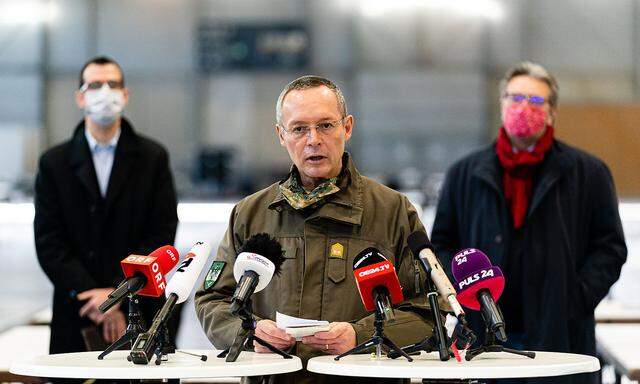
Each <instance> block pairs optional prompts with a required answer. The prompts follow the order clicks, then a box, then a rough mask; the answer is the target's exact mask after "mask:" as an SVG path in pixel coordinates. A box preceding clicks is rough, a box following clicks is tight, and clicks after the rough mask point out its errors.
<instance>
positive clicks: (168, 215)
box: [136, 150, 178, 255]
mask: <svg viewBox="0 0 640 384" xmlns="http://www.w3.org/2000/svg"><path fill="white" fill-rule="evenodd" d="M156 161H157V162H158V165H157V168H156V174H155V175H154V178H153V186H152V188H151V191H152V192H153V194H152V196H151V199H153V200H152V203H151V206H150V212H149V216H148V218H147V220H146V225H145V232H144V233H143V236H142V237H141V240H140V243H139V245H138V249H137V250H136V251H137V252H138V253H139V254H141V255H147V254H149V253H151V252H153V251H154V250H155V249H156V248H158V247H161V246H163V245H168V244H173V243H174V241H175V237H176V228H177V227H178V212H177V207H178V203H177V199H176V190H175V187H174V184H173V176H172V175H171V168H170V166H169V155H168V154H167V152H166V151H165V150H162V152H161V155H160V156H159V159H158V160H156Z"/></svg>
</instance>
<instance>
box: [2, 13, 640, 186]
mask: <svg viewBox="0 0 640 384" xmlns="http://www.w3.org/2000/svg"><path fill="white" fill-rule="evenodd" d="M229 36H231V37H229ZM252 43H255V45H251V44H252ZM265 52H266V53H265ZM269 52H272V53H273V52H276V53H275V55H271V56H269ZM98 54H106V55H109V56H112V57H114V58H115V59H116V60H118V61H119V62H120V63H121V65H122V67H123V69H124V72H125V75H126V81H127V85H128V87H129V88H130V90H131V92H132V97H131V101H130V104H129V106H128V108H127V109H126V111H125V114H126V116H128V117H129V118H131V120H132V121H133V122H134V125H135V127H136V128H137V129H138V130H139V131H141V132H143V133H145V134H147V135H150V136H152V137H154V138H156V139H158V140H159V141H161V142H162V143H163V144H164V145H166V146H167V147H168V149H169V151H170V153H171V156H172V166H173V168H174V171H175V174H176V179H177V185H178V188H179V191H180V195H181V197H182V198H189V197H194V198H210V197H215V196H225V195H229V194H235V195H242V194H243V193H247V192H249V191H251V190H255V189H257V188H259V187H262V186H264V185H267V184H269V183H271V182H273V181H274V180H275V178H276V177H278V176H280V175H282V174H284V173H285V172H286V171H287V169H288V165H289V160H288V157H287V155H286V153H285V152H284V150H283V149H282V148H280V146H279V144H278V142H277V139H276V137H275V135H274V131H273V124H274V115H275V113H274V104H275V100H276V98H277V96H278V93H279V91H280V90H281V89H282V87H283V86H284V85H285V84H286V83H287V82H288V81H290V80H292V79H293V78H295V77H297V76H299V75H302V74H308V73H314V74H321V75H325V76H328V77H330V78H332V79H334V80H336V81H337V82H338V83H339V84H340V85H341V86H342V87H343V88H344V91H345V93H346V97H347V102H348V105H349V108H350V111H351V112H352V113H353V114H354V115H355V116H356V128H355V129H356V130H355V131H354V136H353V138H352V141H351V143H350V151H351V152H352V153H353V154H354V156H355V159H356V161H357V165H358V166H359V168H360V169H361V170H362V171H363V172H366V173H368V174H370V175H373V176H376V177H378V178H379V179H381V180H383V181H386V182H388V183H390V184H393V185H395V186H398V187H400V188H403V189H420V188H428V186H425V183H426V184H429V183H431V182H432V181H433V180H438V175H439V174H441V172H443V171H444V170H445V169H446V167H447V166H448V165H450V164H451V163H452V162H453V161H455V160H456V159H457V158H459V157H461V156H463V155H464V154H466V153H468V152H469V151H471V150H472V149H474V148H476V147H478V146H480V145H482V144H486V143H488V142H490V141H491V140H492V139H493V137H494V134H495V132H496V130H497V127H498V117H499V116H498V113H497V110H498V104H497V100H498V87H497V86H498V80H499V79H500V77H501V76H502V74H503V72H504V71H505V70H506V68H508V67H509V66H510V65H511V64H513V63H515V62H517V61H519V60H522V59H529V60H533V61H537V62H540V63H542V64H543V65H545V66H547V67H548V68H549V69H550V70H551V71H552V73H555V74H556V75H557V77H558V80H559V82H560V105H561V108H560V119H559V123H558V129H557V131H558V135H559V137H561V138H563V139H565V140H566V141H569V142H571V143H574V144H576V145H578V146H580V147H582V148H585V149H587V150H589V151H591V152H594V153H596V154H597V155H599V156H602V157H604V158H605V160H606V161H607V162H608V163H609V165H610V166H611V167H612V169H613V172H614V176H615V178H616V183H617V184H618V186H619V191H620V193H621V195H623V196H626V197H633V196H638V195H640V182H638V181H630V179H631V178H632V176H633V174H634V172H636V170H637V169H638V165H639V163H640V154H639V151H636V150H634V148H637V146H636V144H638V141H639V140H640V138H639V135H640V133H639V130H638V129H636V122H637V121H638V119H637V117H638V115H639V113H640V112H639V107H638V99H639V96H640V63H639V61H640V3H639V2H638V1H634V0H619V1H615V2H603V1H598V0H580V1H578V0H567V1H562V2H557V1H551V0H538V1H524V0H511V1H506V0H475V1H472V0H459V1H456V2H450V1H444V0H435V1H418V0H396V1H385V0H369V1H364V0H342V1H339V0H327V1H321V2H319V1H309V0H307V1H303V0H274V1H261V0H237V1H223V0H182V1H178V0H110V1H98V0H21V1H13V0H0V89H1V90H2V92H0V164H2V166H0V180H2V182H3V183H2V187H1V188H0V198H3V199H20V198H21V197H23V196H26V197H27V198H28V196H29V194H30V191H31V188H32V187H31V186H32V183H33V177H34V173H35V171H36V166H37V165H36V162H37V157H38V155H39V154H40V153H41V152H42V151H43V150H44V149H46V148H48V147H50V146H52V145H54V144H56V143H59V142H61V141H63V140H66V139H67V138H68V137H69V136H70V135H71V132H72V130H73V127H74V126H75V124H76V123H77V122H78V121H79V119H80V118H81V113H80V112H79V111H78V110H77V108H76V106H75V104H74V101H73V93H74V91H75V89H77V87H78V71H79V69H80V67H81V66H82V64H83V63H84V62H85V61H86V60H87V59H88V58H90V57H92V56H95V55H98ZM252 55H254V56H255V55H257V56H260V55H262V56H264V57H263V58H265V57H266V59H265V61H263V62H261V63H258V64H259V65H256V64H255V63H256V60H253V61H252V57H253V56H252ZM254 59H255V57H254ZM286 60H289V61H286ZM609 144H610V145H609ZM618 144H620V146H618ZM203 151H204V152H203ZM202 155H208V156H202ZM207 161H209V162H211V161H213V162H214V164H213V171H212V172H213V173H214V176H213V179H214V182H213V186H212V184H211V183H207V182H202V180H203V179H205V180H206V179H207V177H206V175H207V172H204V173H203V171H202V169H203V167H204V168H205V169H206V167H207ZM220 163H222V168H223V169H222V171H220V170H218V171H220V172H222V176H224V178H225V179H224V180H222V178H221V176H220V175H218V176H216V169H217V168H215V167H220ZM225 170H226V171H225ZM400 170H402V171H400ZM203 174H204V175H205V176H204V177H202V176H203ZM198 175H200V176H201V177H198ZM216 177H218V178H216ZM635 179H637V178H635ZM221 180H222V183H223V185H222V186H221V185H219V183H220V182H221ZM216 183H217V184H216Z"/></svg>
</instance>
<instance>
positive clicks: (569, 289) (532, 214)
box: [432, 62, 627, 383]
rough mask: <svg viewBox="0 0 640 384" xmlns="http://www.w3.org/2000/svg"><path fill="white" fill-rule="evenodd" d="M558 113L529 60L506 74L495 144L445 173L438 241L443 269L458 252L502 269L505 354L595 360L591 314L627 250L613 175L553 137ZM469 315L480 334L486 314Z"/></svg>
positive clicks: (546, 83) (539, 70)
mask: <svg viewBox="0 0 640 384" xmlns="http://www.w3.org/2000/svg"><path fill="white" fill-rule="evenodd" d="M557 105H558V84H557V82H556V80H555V78H554V77H553V76H552V75H551V74H550V73H549V72H548V71H547V70H546V69H545V68H543V67H542V66H540V65H538V64H534V63H530V62H523V63H519V64H517V65H515V66H514V67H512V68H511V69H509V71H507V73H506V75H505V77H504V78H503V80H502V83H501V86H500V107H501V118H502V125H501V127H500V129H499V131H498V137H497V139H496V141H495V142H494V143H492V144H491V145H490V146H489V147H487V148H485V149H482V150H480V151H477V152H475V153H473V154H471V155H469V156H467V157H465V158H463V159H462V160H460V161H458V162H457V163H456V164H454V165H453V167H451V169H450V170H449V171H448V172H447V176H446V179H445V182H444V186H443V190H442V193H441V197H440V202H439V204H438V208H437V212H436V219H435V223H434V227H433V234H432V241H433V244H434V246H435V247H436V251H437V253H438V255H439V256H440V257H441V258H442V259H443V265H445V266H448V265H450V261H451V258H452V257H453V255H454V254H455V253H456V252H457V251H458V250H460V249H462V248H479V249H481V250H483V251H484V252H485V253H486V254H487V255H488V256H489V258H490V259H491V260H492V264H494V265H499V266H500V267H501V268H502V270H503V271H504V274H505V276H506V277H507V279H505V280H506V286H505V288H504V293H503V294H502V297H501V298H500V302H499V305H500V307H501V309H502V312H503V315H504V320H505V324H506V330H507V338H508V340H507V343H505V345H506V346H509V347H512V348H516V349H525V350H538V351H559V352H573V353H583V354H589V355H595V353H596V350H595V321H594V316H593V312H594V309H595V307H596V306H597V305H598V303H599V302H600V300H601V299H602V298H603V297H604V296H605V295H606V294H607V293H608V291H609V288H610V287H611V286H612V285H613V283H614V282H615V281H616V280H617V279H618V277H619V275H620V269H621V268H622V264H623V263H624V262H625V261H626V256H627V248H626V245H625V240H624V235H623V233H622V225H621V223H620V216H619V214H618V199H617V197H616V192H615V187H614V184H613V180H612V177H611V173H610V172H609V169H608V168H607V166H606V164H604V163H603V162H602V161H601V160H599V159H597V158H596V157H594V156H592V155H590V154H587V153H585V152H583V151H581V150H579V149H577V148H574V147H571V146H569V145H567V144H565V143H563V142H561V141H559V140H556V139H555V138H554V129H555V127H554V122H555V117H556V111H557ZM469 316H470V323H471V324H472V327H473V328H475V331H476V334H479V335H481V334H483V333H484V323H483V321H482V319H481V318H480V316H475V313H471V314H469ZM474 316H475V317H474ZM537 380H539V379H528V380H526V381H523V380H519V381H513V380H512V381H508V382H509V383H514V382H517V383H521V382H526V383H536V382H538V381H537ZM500 382H501V383H505V382H502V381H500ZM553 382H554V383H596V382H598V376H597V374H588V375H587V374H583V375H575V376H565V377H558V378H554V380H553Z"/></svg>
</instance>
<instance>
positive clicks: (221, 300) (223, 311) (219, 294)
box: [195, 206, 260, 349]
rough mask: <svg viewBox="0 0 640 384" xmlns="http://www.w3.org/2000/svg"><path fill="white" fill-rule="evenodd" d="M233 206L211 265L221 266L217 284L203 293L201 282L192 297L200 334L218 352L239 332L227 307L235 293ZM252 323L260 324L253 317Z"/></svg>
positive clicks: (238, 320)
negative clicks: (213, 262)
mask: <svg viewBox="0 0 640 384" xmlns="http://www.w3.org/2000/svg"><path fill="white" fill-rule="evenodd" d="M236 209H237V206H236V207H234V208H233V211H232V212H231V217H230V219H229V227H228V228H227V231H226V233H225V234H224V237H223V238H222V241H221V242H220V245H219V247H218V252H217V254H216V257H215V261H222V262H224V263H225V265H224V267H223V269H222V272H221V274H220V276H219V277H218V280H217V281H216V282H215V284H214V285H213V286H211V287H209V288H208V289H205V283H206V278H205V281H204V282H203V284H202V286H201V287H200V289H198V291H197V292H196V294H195V307H196V315H197V317H198V320H200V324H201V325H202V329H203V330H204V333H205V334H206V335H207V338H209V340H210V341H211V343H212V344H213V345H214V346H215V347H216V348H218V349H224V348H227V347H229V346H231V344H232V343H233V339H234V338H235V335H236V333H237V332H238V330H239V329H240V325H241V323H242V322H241V320H240V318H239V317H236V316H233V315H231V313H230V312H229V307H230V305H231V298H232V297H233V292H234V291H235V289H236V280H235V278H234V277H233V264H234V263H235V260H236V255H237V251H236V250H237V249H238V247H239V246H240V244H238V243H237V242H236V241H235V240H236V239H235V235H234V222H235V219H236V217H237V215H236ZM254 317H255V318H256V321H258V320H260V319H259V318H258V317H257V316H255V315H254Z"/></svg>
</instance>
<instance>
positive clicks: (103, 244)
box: [34, 119, 178, 353]
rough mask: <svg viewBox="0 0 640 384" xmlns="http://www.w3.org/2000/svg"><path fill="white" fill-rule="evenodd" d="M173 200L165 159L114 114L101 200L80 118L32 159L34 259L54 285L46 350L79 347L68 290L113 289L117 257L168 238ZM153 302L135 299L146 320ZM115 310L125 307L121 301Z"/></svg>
mask: <svg viewBox="0 0 640 384" xmlns="http://www.w3.org/2000/svg"><path fill="white" fill-rule="evenodd" d="M176 206H177V202H176V195H175V189H174V185H173V178H172V175H171V171H170V169H169V157H168V154H167V152H166V150H165V149H164V148H163V147H162V146H161V145H159V144H158V143H156V142H154V141H152V140H150V139H148V138H145V137H142V136H139V135H137V134H136V133H135V132H134V131H133V129H132V127H131V125H130V124H129V122H128V121H127V120H125V119H122V125H121V134H120V138H119V140H118V144H117V147H116V151H115V156H114V162H113V167H112V171H111V176H110V179H109V185H108V187H107V194H106V198H103V197H102V196H101V195H100V192H99V187H98V181H97V177H96V173H95V168H94V165H93V159H92V156H91V152H90V150H89V145H88V143H87V140H86V138H85V135H84V122H81V123H80V124H79V125H78V126H77V128H76V130H75V132H74V134H73V137H72V138H71V140H69V141H67V142H65V143H63V144H60V145H58V146H55V147H53V148H51V149H49V150H48V151H46V152H45V153H44V154H43V155H42V156H41V158H40V162H39V170H38V175H37V177H36V183H35V220H34V230H35V242H36V251H37V254H38V260H39V262H40V265H41V266H42V269H43V270H44V272H45V273H46V275H47V276H48V277H49V279H50V280H51V282H52V283H53V286H54V297H53V318H52V321H51V344H50V351H51V353H61V352H74V351H83V350H84V349H85V348H84V343H83V340H82V338H81V335H80V328H81V327H83V326H86V325H89V320H87V319H81V318H80V317H79V316H78V310H79V308H80V306H81V305H80V303H78V302H77V300H76V299H75V296H76V294H78V293H80V292H83V291H86V290H89V289H92V288H104V287H114V286H115V284H117V283H118V282H119V281H120V280H121V279H122V278H123V277H124V276H123V274H122V270H121V268H120V260H122V259H123V258H125V257H126V256H128V255H129V254H132V253H133V254H139V255H146V254H148V253H150V252H151V251H153V250H154V249H156V248H157V247H160V246H162V245H166V244H173V242H174V239H175V233H176V227H177V222H178V217H177V209H176ZM160 304H161V300H159V299H153V298H149V299H147V298H143V300H141V307H142V308H141V309H142V312H143V315H144V317H145V320H146V324H147V326H149V325H150V321H151V320H152V318H153V314H154V313H155V311H156V310H157V308H159V305H160ZM120 309H121V310H123V311H124V312H125V315H126V310H127V307H126V305H121V306H120Z"/></svg>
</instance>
